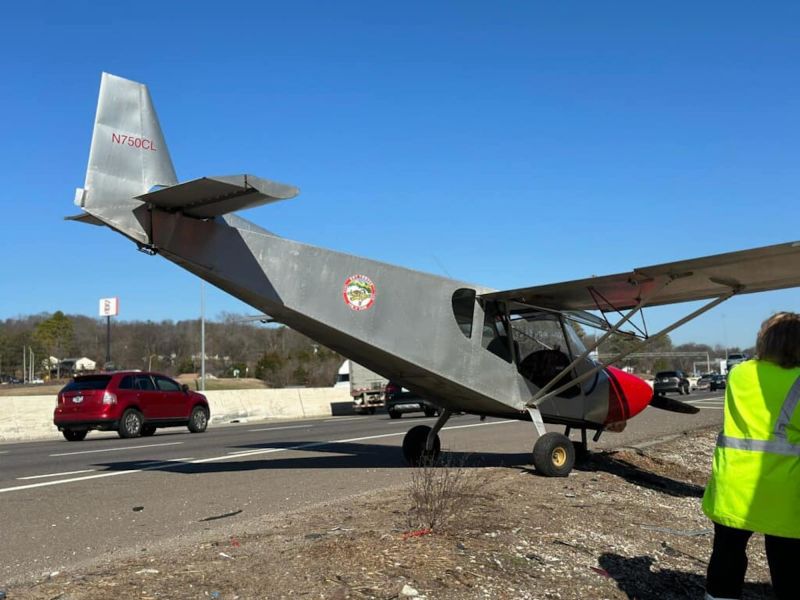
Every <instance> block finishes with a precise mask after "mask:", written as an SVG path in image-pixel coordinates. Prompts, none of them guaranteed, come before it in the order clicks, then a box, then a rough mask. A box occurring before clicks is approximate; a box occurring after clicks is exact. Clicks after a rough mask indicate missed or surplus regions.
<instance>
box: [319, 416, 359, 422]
mask: <svg viewBox="0 0 800 600" xmlns="http://www.w3.org/2000/svg"><path fill="white" fill-rule="evenodd" d="M364 417H366V415H364V416H362V417H336V418H335V419H325V420H324V421H323V423H331V422H333V421H336V422H337V423H341V422H343V421H363V420H364Z"/></svg>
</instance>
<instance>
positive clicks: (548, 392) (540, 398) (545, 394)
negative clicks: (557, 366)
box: [526, 287, 739, 407]
mask: <svg viewBox="0 0 800 600" xmlns="http://www.w3.org/2000/svg"><path fill="white" fill-rule="evenodd" d="M738 291H739V289H738V287H737V288H732V289H731V290H730V291H729V292H728V293H727V294H723V295H721V296H719V297H717V298H715V299H713V300H712V301H711V302H708V303H706V304H704V305H703V306H701V307H700V308H698V309H697V310H695V311H693V312H691V313H690V314H688V315H686V316H685V317H683V318H682V319H680V320H678V321H675V322H674V323H673V324H672V325H669V326H668V327H665V328H664V329H662V330H661V331H659V332H658V333H656V334H655V335H652V336H650V337H649V338H647V339H646V340H641V342H640V343H639V344H638V345H637V346H634V347H633V348H631V349H630V350H626V351H625V352H620V353H619V354H617V355H616V356H613V357H612V358H611V359H610V360H607V361H605V362H600V363H598V364H597V366H595V367H594V368H593V369H589V370H588V371H586V372H585V373H583V374H582V375H579V376H578V377H576V378H575V379H571V380H570V381H568V382H567V383H565V384H564V385H561V386H559V387H557V388H556V389H553V387H554V386H555V385H556V384H557V383H558V382H559V381H561V379H562V378H564V377H566V374H567V373H570V372H572V369H574V368H575V366H577V364H578V363H580V362H581V361H583V360H585V359H586V358H587V357H588V356H589V354H590V353H591V352H593V351H594V350H595V349H596V348H597V347H598V346H599V345H600V344H601V343H602V342H603V341H604V340H606V339H607V338H608V336H610V335H611V334H612V333H614V332H615V331H617V330H618V329H619V328H620V327H621V326H622V325H624V324H625V323H626V322H627V321H629V320H630V319H631V317H633V315H634V314H636V312H638V311H640V310H641V309H642V308H644V306H645V304H646V303H647V301H646V300H644V299H643V300H641V301H640V302H639V304H637V305H636V306H635V307H634V308H632V309H631V310H630V311H628V313H627V314H626V315H625V316H624V317H623V318H622V319H620V320H619V321H618V322H617V323H616V324H615V325H614V326H613V327H612V328H611V329H610V330H608V331H607V332H606V333H605V334H604V335H603V336H601V337H600V338H599V339H598V340H597V341H595V343H594V344H592V346H591V347H590V348H588V349H587V350H586V352H584V353H583V354H581V355H580V356H579V357H578V358H576V359H575V360H573V361H572V363H570V365H569V366H568V367H566V368H565V369H564V370H563V371H562V372H561V373H559V374H558V375H557V376H555V377H553V379H551V380H550V381H549V382H548V383H547V384H546V385H545V386H544V387H543V388H541V389H540V390H539V391H538V392H536V394H534V396H533V397H532V398H531V399H530V400H529V401H528V402H527V403H526V406H534V407H535V406H539V404H541V403H542V402H544V401H545V400H547V399H548V398H552V397H553V396H557V395H558V394H560V393H561V392H563V391H564V390H566V389H568V388H570V387H572V386H574V385H576V384H581V383H583V382H584V381H586V380H587V379H589V378H590V377H594V375H595V374H596V373H597V372H599V371H601V370H602V369H605V368H606V367H607V366H609V365H611V364H613V363H615V362H617V361H618V360H620V359H623V358H625V357H626V356H628V355H629V354H633V353H634V352H638V351H640V350H641V349H642V348H644V347H645V346H647V345H649V344H651V343H653V342H655V341H656V340H659V339H661V338H662V337H664V336H665V335H667V334H668V333H669V332H671V331H673V330H675V329H677V328H678V327H680V326H681V325H683V324H684V323H687V322H689V321H691V320H692V319H694V318H696V317H698V316H700V315H702V314H703V313H704V312H707V311H709V310H711V309H712V308H714V307H715V306H718V305H719V304H722V303H723V302H725V300H727V299H728V298H730V297H731V296H733V295H735V294H736V293H737V292H738Z"/></svg>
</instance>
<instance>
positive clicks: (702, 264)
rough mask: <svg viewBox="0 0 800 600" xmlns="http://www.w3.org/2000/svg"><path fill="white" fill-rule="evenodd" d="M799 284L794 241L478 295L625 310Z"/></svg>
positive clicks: (799, 246)
mask: <svg viewBox="0 0 800 600" xmlns="http://www.w3.org/2000/svg"><path fill="white" fill-rule="evenodd" d="M798 286H800V242H792V243H786V244H777V245H775V246H764V247H761V248H753V249H751V250H742V251H739V252H729V253H726V254H717V255H714V256H706V257H703V258H695V259H691V260H682V261H677V262H672V263H665V264H661V265H654V266H650V267H641V268H638V269H634V270H633V271H630V272H628V273H618V274H616V275H606V276H603V277H590V278H587V279H578V280H575V281H567V282H563V283H554V284H549V285H539V286H533V287H527V288H519V289H515V290H506V291H500V292H492V293H489V294H482V295H481V296H480V297H481V298H483V299H485V300H503V301H507V302H520V303H524V304H530V305H534V306H541V307H545V308H550V309H554V310H597V309H600V310H604V311H607V310H625V309H630V308H633V307H635V306H636V305H637V304H638V303H639V302H640V300H641V299H642V298H645V299H647V302H646V304H647V305H648V306H658V305H662V304H674V303H677V302H689V301H692V300H705V299H708V298H715V297H718V296H721V295H723V294H727V293H729V292H730V291H731V289H734V290H736V292H737V293H740V294H748V293H753V292H764V291H768V290H779V289H784V288H790V287H798Z"/></svg>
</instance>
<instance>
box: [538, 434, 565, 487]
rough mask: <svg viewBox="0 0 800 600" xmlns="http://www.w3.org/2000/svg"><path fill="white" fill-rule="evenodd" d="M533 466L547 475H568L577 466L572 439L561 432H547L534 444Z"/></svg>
mask: <svg viewBox="0 0 800 600" xmlns="http://www.w3.org/2000/svg"><path fill="white" fill-rule="evenodd" d="M533 466H534V467H535V468H536V470H537V471H539V473H541V474H542V475H544V476H545V477H566V476H567V475H569V473H570V471H572V467H573V466H575V447H574V446H573V445H572V441H571V440H570V439H569V438H568V437H567V436H565V435H562V434H560V433H556V432H553V431H551V432H549V433H545V434H544V435H543V436H541V437H540V438H539V439H538V440H536V443H535V444H534V446H533Z"/></svg>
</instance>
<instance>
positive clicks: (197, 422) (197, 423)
mask: <svg viewBox="0 0 800 600" xmlns="http://www.w3.org/2000/svg"><path fill="white" fill-rule="evenodd" d="M188 427H189V431H191V432H192V433H203V432H204V431H205V430H206V427H208V411H207V410H206V409H205V407H203V406H195V407H194V408H193V409H192V414H191V415H190V416H189V425H188Z"/></svg>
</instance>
